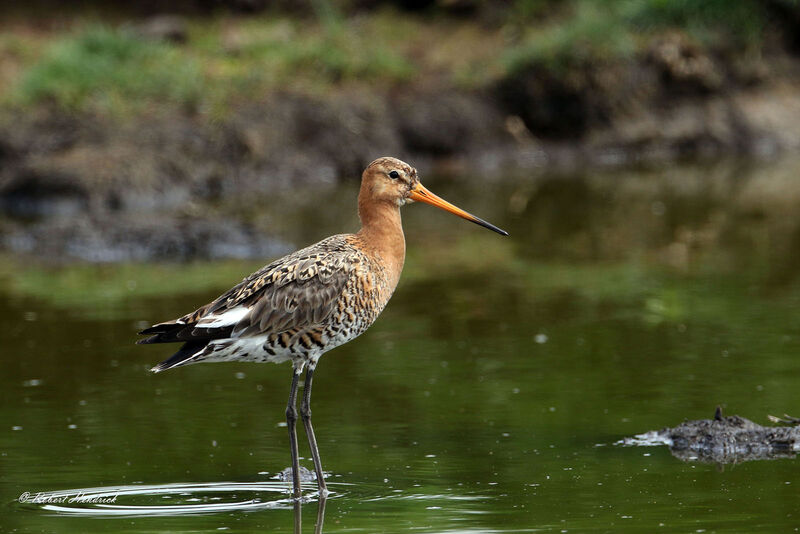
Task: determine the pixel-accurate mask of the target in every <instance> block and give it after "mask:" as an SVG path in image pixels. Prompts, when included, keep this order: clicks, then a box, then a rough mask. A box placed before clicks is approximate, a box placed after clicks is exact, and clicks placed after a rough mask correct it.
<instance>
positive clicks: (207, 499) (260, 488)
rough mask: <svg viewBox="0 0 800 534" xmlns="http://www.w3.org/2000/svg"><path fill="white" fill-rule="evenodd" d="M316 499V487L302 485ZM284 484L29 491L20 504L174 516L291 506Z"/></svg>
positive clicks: (93, 513) (89, 512) (57, 510)
mask: <svg viewBox="0 0 800 534" xmlns="http://www.w3.org/2000/svg"><path fill="white" fill-rule="evenodd" d="M303 489H304V492H307V493H306V494H305V495H306V497H305V498H306V499H309V500H312V499H313V500H316V498H317V493H316V492H313V491H312V490H315V489H316V484H309V485H308V487H304V488H303ZM289 490H290V488H289V487H288V486H287V484H286V483H285V482H278V481H265V482H201V483H174V484H154V485H146V484H141V485H139V484H136V485H127V486H106V487H97V488H78V489H70V490H61V491H47V492H39V493H26V494H23V495H21V496H20V498H19V502H20V504H21V505H23V506H25V507H27V508H29V509H38V510H45V511H47V512H51V513H54V514H68V515H83V516H117V517H122V516H137V517H141V516H176V515H189V514H213V513H220V512H232V511H246V512H251V511H257V510H265V509H270V508H290V507H292V506H293V500H292V499H291V497H290V491H289Z"/></svg>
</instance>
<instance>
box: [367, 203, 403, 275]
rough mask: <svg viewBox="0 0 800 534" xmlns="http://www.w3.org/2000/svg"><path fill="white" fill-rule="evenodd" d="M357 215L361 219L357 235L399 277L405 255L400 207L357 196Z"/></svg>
mask: <svg viewBox="0 0 800 534" xmlns="http://www.w3.org/2000/svg"><path fill="white" fill-rule="evenodd" d="M358 216H359V218H360V219H361V230H359V232H358V235H360V236H361V238H362V239H363V240H364V244H365V245H366V246H367V247H369V248H370V249H371V250H372V251H373V252H375V253H377V254H378V255H379V256H380V258H381V259H382V260H383V261H384V262H385V263H386V264H387V266H388V267H389V268H390V269H392V270H393V271H394V272H395V273H396V276H397V277H399V276H400V271H401V270H402V268H403V263H404V261H405V255H406V241H405V236H404V235H403V225H402V220H401V219H400V207H399V206H397V205H396V204H393V203H391V202H383V201H377V202H368V201H365V200H364V199H363V198H361V197H359V199H358ZM395 282H396V281H395Z"/></svg>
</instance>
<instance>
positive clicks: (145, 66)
mask: <svg viewBox="0 0 800 534" xmlns="http://www.w3.org/2000/svg"><path fill="white" fill-rule="evenodd" d="M262 4H263V5H262ZM357 4H358V3H354V2H325V1H315V2H310V3H308V4H306V3H302V4H299V5H298V6H295V8H294V9H290V8H289V6H287V5H284V4H283V3H280V2H277V3H271V2H264V3H261V4H258V6H256V7H259V6H260V7H263V8H264V10H263V11H261V12H259V13H256V14H251V15H248V16H243V15H241V14H232V13H230V12H227V13H225V12H215V13H213V14H208V13H205V14H202V15H199V14H197V13H192V14H190V15H189V16H188V17H187V18H186V21H187V23H186V27H187V31H186V38H185V39H184V40H183V42H178V43H170V42H159V41H153V40H146V39H144V38H143V37H142V36H140V35H139V34H138V33H137V31H136V28H137V26H136V23H135V22H133V23H131V22H130V20H131V19H130V17H128V18H126V17H124V16H121V15H120V14H119V13H118V12H116V13H114V15H113V16H103V15H102V11H100V12H98V11H97V10H96V9H95V10H92V15H85V14H84V15H82V14H81V13H80V12H79V11H77V12H76V11H73V12H72V13H73V14H72V15H71V18H69V17H67V22H64V23H59V24H57V25H56V24H53V25H50V26H49V27H50V28H52V29H50V30H46V31H42V29H41V28H42V26H44V27H48V26H47V25H42V24H37V23H35V22H31V21H30V20H29V19H25V18H23V19H20V18H19V17H15V18H10V19H9V20H10V21H11V22H7V23H6V25H7V27H6V28H4V32H3V36H2V38H0V70H1V71H2V72H3V73H4V74H6V76H3V77H4V78H6V81H5V82H0V101H3V102H5V103H6V104H7V105H8V104H10V105H15V106H30V105H35V104H39V103H52V104H55V105H57V106H59V107H63V108H66V109H71V110H88V111H99V112H118V111H122V112H130V111H131V110H133V111H140V110H142V109H147V108H149V107H156V108H158V109H163V108H164V107H165V106H167V107H178V108H179V109H188V110H191V111H201V112H203V111H215V110H216V111H222V112H224V111H225V110H226V109H229V106H231V105H232V104H235V103H237V102H240V101H242V100H251V101H252V100H256V101H257V100H258V99H260V98H263V97H264V96H265V95H267V94H269V93H270V92H271V91H275V90H284V89H289V90H302V91H327V92H330V91H335V90H336V88H337V87H340V86H342V85H350V84H353V83H356V84H358V83H361V84H366V85H369V86H370V87H371V88H374V87H376V86H377V87H378V88H380V87H386V86H391V85H396V84H402V83H406V82H409V81H414V80H419V79H420V78H424V77H426V76H428V77H434V76H435V77H437V79H441V78H444V79H449V80H450V81H451V82H453V83H455V84H457V85H462V86H467V87H484V86H486V85H488V84H491V83H493V82H494V81H496V80H497V79H498V78H501V77H503V76H506V75H509V74H513V73H514V72H515V71H518V70H519V69H524V68H525V67H526V66H528V65H530V64H544V65H545V66H549V67H552V68H558V67H561V66H569V65H570V64H573V63H575V62H598V61H600V62H602V61H613V60H624V59H627V58H630V57H633V56H635V55H637V54H640V53H642V52H644V51H646V49H647V47H648V43H649V42H650V41H651V40H652V38H653V37H654V36H657V35H659V34H661V33H663V32H667V31H680V32H683V33H685V34H687V35H688V36H689V37H690V38H691V39H693V40H695V41H696V42H698V43H700V44H702V45H704V46H708V47H727V48H728V49H740V48H741V49H743V50H750V51H752V50H755V51H758V50H759V49H760V48H761V47H762V46H763V43H764V42H765V41H766V39H767V36H768V35H767V34H768V33H770V32H769V30H771V29H774V28H778V29H780V24H782V23H784V22H785V21H782V20H776V16H775V13H777V12H779V10H780V9H782V10H784V11H785V10H789V11H790V12H793V13H797V12H798V9H799V8H798V2H797V1H796V0H771V1H769V2H759V1H756V0H730V1H725V0H708V1H704V2H695V1H692V0H676V1H669V0H619V1H600V2H597V1H591V0H567V1H554V0H516V1H510V2H501V3H496V2H464V3H459V4H463V5H462V6H461V9H460V10H455V9H447V7H448V6H449V4H448V3H447V2H422V3H413V2H367V3H365V4H364V5H366V6H368V7H369V9H364V8H359V7H358V5H357ZM420 6H421V7H422V8H424V9H421V10H420V9H416V10H413V9H409V8H411V7H418V8H419V7H420ZM465 6H466V7H465ZM16 9H17V11H20V10H21V8H20V7H19V6H18V7H17V8H16ZM23 12H24V10H23ZM464 13H467V15H469V16H464ZM48 16H52V13H50V14H49V15H48ZM30 17H31V18H32V20H35V15H30ZM120 18H122V19H123V20H125V21H127V22H125V23H122V24H119V21H120ZM20 20H28V22H27V23H23V22H20ZM33 28H35V30H34V29H33ZM773 33H774V32H773Z"/></svg>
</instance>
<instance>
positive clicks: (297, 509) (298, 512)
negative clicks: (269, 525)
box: [294, 499, 303, 534]
mask: <svg viewBox="0 0 800 534" xmlns="http://www.w3.org/2000/svg"><path fill="white" fill-rule="evenodd" d="M302 518H303V510H302V506H301V504H300V499H295V500H294V534H303V519H302Z"/></svg>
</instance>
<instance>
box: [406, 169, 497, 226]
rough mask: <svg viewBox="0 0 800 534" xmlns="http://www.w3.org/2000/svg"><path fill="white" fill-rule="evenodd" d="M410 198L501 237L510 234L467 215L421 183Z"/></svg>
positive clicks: (412, 191) (415, 187)
mask: <svg viewBox="0 0 800 534" xmlns="http://www.w3.org/2000/svg"><path fill="white" fill-rule="evenodd" d="M409 198H410V199H411V200H414V201H419V202H425V203H426V204H430V205H431V206H436V207H437V208H441V209H443V210H444V211H449V212H450V213H453V214H455V215H458V216H459V217H461V218H462V219H466V220H468V221H472V222H474V223H475V224H479V225H480V226H483V227H484V228H488V229H489V230H491V231H493V232H497V233H498V234H500V235H508V232H506V231H505V230H501V229H500V228H498V227H496V226H495V225H493V224H491V223H488V222H486V221H484V220H483V219H481V218H479V217H475V216H474V215H472V214H471V213H467V212H466V211H464V210H462V209H461V208H459V207H457V206H454V205H452V204H450V203H449V202H448V201H446V200H445V199H443V198H441V197H437V196H436V195H434V194H433V193H431V192H430V191H428V189H427V188H425V186H423V185H422V184H421V183H419V182H417V184H416V185H415V186H414V187H413V188H412V189H411V194H410V195H409Z"/></svg>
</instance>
